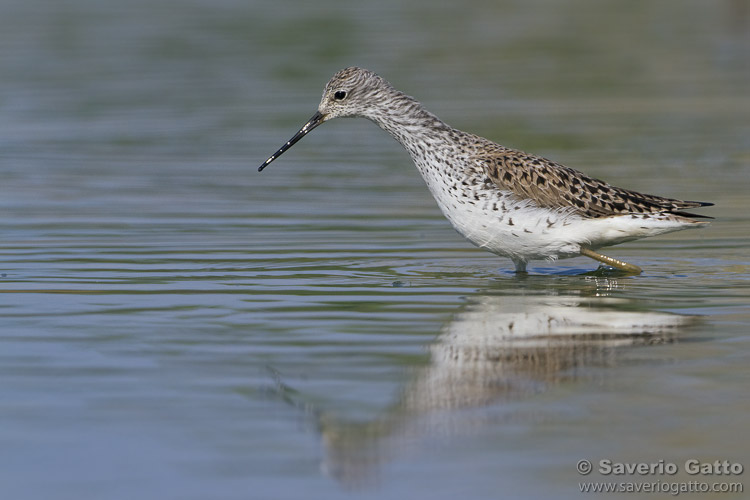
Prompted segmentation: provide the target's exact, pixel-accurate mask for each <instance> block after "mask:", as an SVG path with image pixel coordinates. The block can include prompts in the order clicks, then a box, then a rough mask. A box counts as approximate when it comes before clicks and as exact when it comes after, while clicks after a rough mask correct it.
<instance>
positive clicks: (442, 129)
mask: <svg viewBox="0 0 750 500" xmlns="http://www.w3.org/2000/svg"><path fill="white" fill-rule="evenodd" d="M394 92H395V93H394V94H393V95H391V96H389V99H388V100H387V104H384V105H382V106H379V107H378V108H377V109H376V110H375V111H374V112H373V113H372V114H371V115H369V116H367V118H369V119H370V120H372V121H373V122H375V123H376V124H377V125H378V126H379V127H380V128H382V129H383V130H385V131H386V132H388V133H389V134H390V135H391V137H393V138H394V139H396V140H397V141H398V142H399V143H400V144H401V145H402V146H403V147H404V148H406V150H407V151H408V152H409V154H411V156H412V157H415V156H419V155H420V154H422V155H423V154H425V152H426V151H427V150H434V149H436V148H439V147H440V145H441V144H445V143H449V142H450V136H451V134H452V133H454V132H455V131H454V130H453V129H452V128H451V127H450V126H448V125H447V124H446V123H445V122H443V121H442V120H441V119H440V118H438V117H437V116H435V115H434V114H432V113H430V112H429V111H427V110H426V109H425V108H424V106H422V104H420V102H419V101H417V100H416V99H414V98H412V97H409V96H407V95H406V94H403V93H401V92H398V91H394Z"/></svg>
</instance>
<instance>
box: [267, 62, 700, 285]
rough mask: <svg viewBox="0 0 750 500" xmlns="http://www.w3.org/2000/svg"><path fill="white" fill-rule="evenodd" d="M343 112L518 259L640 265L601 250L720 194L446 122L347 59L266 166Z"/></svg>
mask: <svg viewBox="0 0 750 500" xmlns="http://www.w3.org/2000/svg"><path fill="white" fill-rule="evenodd" d="M337 117H364V118H368V119H370V120H372V121H373V122H375V123H376V124H377V125H378V126H380V128H382V129H383V130H385V131H386V132H388V133H389V134H390V135H391V136H393V138H394V139H396V140H397V141H398V142H399V143H401V145H402V146H404V148H405V149H406V150H407V151H408V152H409V154H410V156H411V158H412V160H413V162H414V164H415V165H416V167H417V169H418V170H419V172H420V173H421V174H422V177H423V178H424V180H425V182H426V183H427V187H428V188H429V189H430V192H431V193H432V195H433V196H434V198H435V200H436V201H437V203H438V206H439V207H440V209H441V210H442V212H443V214H444V215H445V216H446V217H447V218H448V220H449V221H450V222H451V223H452V224H453V226H454V227H455V228H456V229H457V230H458V231H459V232H460V233H461V234H462V235H464V236H465V237H466V238H467V239H468V240H469V241H471V242H472V243H474V244H475V245H477V246H479V247H482V248H485V249H487V250H489V251H491V252H493V253H496V254H498V255H502V256H506V257H509V258H510V259H512V260H513V262H514V264H515V266H516V270H517V271H525V269H526V264H527V263H528V262H529V261H531V260H536V259H548V260H554V259H558V258H567V257H575V256H578V255H582V254H583V255H587V256H589V257H592V258H595V259H597V260H600V261H602V262H606V263H608V264H611V265H614V266H615V267H620V268H621V269H624V270H627V271H634V272H640V268H638V267H636V266H632V265H629V264H625V263H623V262H620V261H617V260H615V259H611V258H609V257H605V256H602V255H600V254H597V253H596V252H594V250H596V249H598V248H601V247H604V246H610V245H615V244H618V243H622V242H624V241H630V240H634V239H638V238H644V237H648V236H655V235H658V234H663V233H668V232H672V231H677V230H681V229H688V228H694V227H701V226H704V225H705V224H706V223H705V222H701V221H697V220H695V218H696V217H704V216H701V215H694V214H690V213H687V212H685V211H684V210H686V209H691V208H696V207H700V206H706V205H711V204H710V203H704V202H695V201H682V200H676V199H671V198H664V197H660V196H653V195H647V194H641V193H637V192H635V191H629V190H626V189H621V188H618V187H614V186H611V185H609V184H607V183H606V182H604V181H601V180H598V179H594V178H592V177H588V176H587V175H585V174H583V173H581V172H579V171H577V170H574V169H572V168H568V167H565V166H563V165H560V164H558V163H555V162H552V161H550V160H547V159H546V158H541V157H538V156H534V155H530V154H527V153H524V152H522V151H517V150H513V149H509V148H506V147H504V146H501V145H499V144H496V143H494V142H492V141H489V140H487V139H485V138H483V137H479V136H476V135H473V134H469V133H466V132H462V131H460V130H457V129H454V128H452V127H450V126H448V125H446V124H445V123H444V122H443V121H441V120H440V119H439V118H438V117H436V116H435V115H433V114H432V113H430V112H429V111H427V110H426V109H425V108H424V107H423V106H422V105H421V104H420V103H419V102H418V101H416V100H415V99H413V98H412V97H409V96H407V95H406V94H404V93H402V92H400V91H398V90H396V89H394V88H393V87H392V86H391V85H390V84H389V83H388V82H387V81H385V80H384V79H383V78H381V77H380V76H378V75H376V74H375V73H373V72H371V71H368V70H365V69H362V68H356V67H352V68H346V69H343V70H341V71H339V72H338V73H336V74H335V75H334V76H333V78H331V80H330V81H329V82H328V84H327V85H326V87H325V90H324V92H323V97H322V99H321V102H320V106H319V107H318V111H317V112H316V113H315V115H313V117H312V118H311V119H310V120H309V121H308V122H307V123H306V124H305V125H304V126H303V127H302V128H301V129H300V130H299V132H297V134H295V135H294V136H293V137H292V138H291V139H290V140H289V141H288V142H287V143H286V144H284V145H283V146H282V147H281V148H280V149H279V150H278V151H277V152H276V153H274V155H272V156H271V157H270V158H268V159H267V160H266V161H265V162H264V163H263V164H262V165H261V166H260V168H259V170H263V169H264V168H265V167H266V166H268V164H270V163H271V162H272V161H274V160H275V159H276V158H278V157H279V156H280V155H281V154H282V153H283V152H284V151H286V150H287V149H289V148H290V147H291V146H292V145H293V144H294V143H296V142H297V141H298V140H299V139H301V138H302V137H304V136H305V135H306V134H307V133H308V132H310V131H311V130H312V129H314V128H315V127H317V126H318V125H320V124H321V123H324V122H325V121H328V120H331V119H333V118H337Z"/></svg>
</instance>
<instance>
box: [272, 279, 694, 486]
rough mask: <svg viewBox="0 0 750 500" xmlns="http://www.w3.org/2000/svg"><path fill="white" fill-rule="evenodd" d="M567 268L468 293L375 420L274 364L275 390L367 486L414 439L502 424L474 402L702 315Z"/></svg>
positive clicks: (343, 469)
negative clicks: (342, 411)
mask: <svg viewBox="0 0 750 500" xmlns="http://www.w3.org/2000/svg"><path fill="white" fill-rule="evenodd" d="M558 275H559V279H556V280H554V282H555V283H552V282H550V280H549V277H548V276H539V275H534V274H530V275H514V279H513V280H512V285H514V286H509V283H510V282H509V280H508V279H507V278H505V277H500V278H498V280H497V281H496V282H495V283H494V286H491V287H490V288H488V289H485V290H483V291H481V292H478V293H476V294H475V295H472V296H470V297H468V298H467V299H466V302H465V304H464V305H463V306H461V307H460V309H459V310H457V311H456V312H455V313H454V315H453V317H452V318H451V320H450V321H448V322H447V323H445V324H444V325H443V327H442V328H441V330H440V332H439V334H438V335H437V337H436V338H435V340H434V341H433V342H432V343H431V344H430V345H428V346H427V347H426V348H427V350H428V353H429V361H428V362H427V363H426V364H425V365H424V366H421V367H419V368H415V369H413V370H412V371H410V372H409V373H408V376H407V380H406V381H405V382H404V384H403V386H402V388H401V389H400V391H399V396H398V398H396V400H395V401H394V402H393V403H392V404H390V405H389V406H387V407H386V408H384V409H383V410H382V411H381V412H380V413H379V414H378V415H377V416H375V417H373V418H372V419H370V420H367V421H351V420H348V419H346V418H341V417H339V416H337V415H336V414H334V413H333V412H328V411H326V410H325V409H324V408H321V407H320V406H318V404H317V403H316V402H314V401H312V400H311V399H309V398H308V397H307V396H306V395H305V394H303V393H301V392H299V391H297V390H295V389H294V388H293V387H291V386H290V385H288V384H286V383H285V382H284V380H283V374H281V373H278V372H276V371H275V370H273V369H271V368H269V374H270V378H271V379H272V380H273V384H272V385H271V386H270V387H269V388H268V389H267V391H266V395H267V396H269V397H275V398H277V399H278V400H281V401H284V402H285V403H286V404H289V405H291V406H293V407H295V408H297V409H298V410H299V411H300V412H301V413H302V415H304V418H305V420H306V421H307V422H308V423H309V425H310V426H311V428H312V429H314V432H316V433H317V434H318V435H319V436H320V439H321V442H322V443H323V448H324V457H323V469H324V470H325V471H326V473H327V474H328V475H330V476H332V477H334V478H336V479H337V480H338V481H339V482H340V483H341V484H342V485H344V486H346V487H353V488H361V487H364V486H367V485H368V484H371V483H373V482H375V481H376V479H377V478H378V477H379V475H378V472H379V469H380V467H381V465H382V464H384V463H387V462H388V461H389V460H392V459H394V458H395V457H397V456H399V455H400V454H402V453H404V452H405V451H406V450H405V449H404V448H405V447H406V446H408V445H406V444H405V443H415V442H418V441H419V439H420V438H426V437H429V436H434V435H440V436H460V435H465V434H466V433H468V432H471V429H472V428H473V429H476V428H477V427H480V428H481V427H482V426H483V425H484V426H486V425H497V412H495V413H494V415H495V416H494V420H492V419H485V420H483V419H482V418H481V417H479V418H477V415H476V413H472V410H476V409H482V408H487V407H491V406H492V407H495V408H497V407H498V406H500V407H502V405H505V406H507V407H508V408H511V407H513V403H516V402H520V401H523V400H528V399H530V398H533V397H535V396H536V395H539V394H540V393H544V392H547V391H550V390H552V389H553V388H555V387H558V386H560V385H564V384H570V383H572V382H574V381H581V380H586V379H587V378H592V377H602V376H606V371H607V370H608V369H610V368H613V367H615V366H617V365H618V363H619V362H620V361H619V359H620V358H621V356H620V355H621V353H622V352H623V351H626V350H628V349H635V348H638V347H639V346H649V345H654V344H663V343H668V342H674V341H677V340H679V339H680V337H681V336H684V335H683V334H684V333H685V331H686V329H687V328H688V327H689V326H691V325H693V324H696V323H698V322H699V321H700V318H699V317H697V316H692V315H680V314H673V313H667V312H661V311H657V310H654V309H653V307H652V306H649V305H648V304H645V303H643V301H634V300H632V299H626V298H621V297H617V296H615V295H614V294H613V293H612V292H613V290H617V288H618V287H619V286H620V283H619V282H618V280H617V279H613V278H609V277H599V276H591V275H589V276H581V275H580V273H579V272H578V270H570V271H569V272H564V273H562V274H559V273H558ZM603 372H604V373H603ZM467 412H468V413H469V414H472V415H473V416H472V417H470V418H469V417H467ZM480 413H481V412H480ZM501 413H502V411H501ZM527 417H528V416H525V417H524V418H527ZM510 418H512V416H510Z"/></svg>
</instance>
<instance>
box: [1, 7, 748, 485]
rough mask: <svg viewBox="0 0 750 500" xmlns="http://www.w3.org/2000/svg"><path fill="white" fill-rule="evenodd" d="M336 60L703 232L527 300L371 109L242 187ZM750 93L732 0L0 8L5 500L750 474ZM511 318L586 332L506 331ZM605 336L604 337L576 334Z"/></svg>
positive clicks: (588, 265) (540, 278)
mask: <svg viewBox="0 0 750 500" xmlns="http://www.w3.org/2000/svg"><path fill="white" fill-rule="evenodd" d="M352 65H357V66H362V67H365V68H368V69H371V70H373V71H376V72H377V73H379V74H380V75H382V76H383V77H384V78H386V79H388V80H389V81H390V82H391V83H392V84H393V85H394V86H395V87H396V88H398V89H400V90H403V91H404V92H406V93H408V94H410V95H413V96H415V97H416V98H417V99H419V100H420V101H422V102H423V104H425V105H426V107H427V108H428V109H429V110H430V111H432V112H434V113H435V114H437V115H438V116H439V117H441V118H442V119H444V120H445V121H446V122H447V123H449V124H451V125H453V126H455V127H457V128H460V129H463V130H466V131H469V132H473V133H476V134H479V135H482V136H485V137H488V138H490V139H492V140H495V141H496V142H499V143H501V144H503V145H506V146H510V147H515V148H519V149H523V150H526V151H529V152H532V153H535V154H539V155H543V156H546V157H548V158H551V159H553V160H555V161H558V162H561V163H563V164H566V165H568V166H571V167H573V168H577V169H579V170H582V171H584V172H586V173H588V174H590V175H592V176H594V177H598V178H603V179H606V180H607V181H609V182H611V183H613V184H615V185H620V186H622V187H626V188H630V189H635V190H638V191H642V192H647V193H653V194H659V195H663V196H669V197H676V198H683V199H696V200H701V201H711V202H714V203H716V206H715V207H712V208H710V209H706V210H703V211H702V213H704V214H706V215H711V216H713V217H716V221H715V223H714V224H713V225H712V227H711V228H709V229H706V230H704V231H690V232H685V233H678V234H674V235H670V236H667V237H663V238H659V239H655V240H646V241H639V242H633V243H629V244H627V245H623V246H621V247H617V248H616V249H614V250H612V251H610V252H609V253H608V254H612V256H614V257H617V258H621V259H623V260H625V261H628V262H632V263H634V264H638V265H640V266H641V267H643V268H644V269H645V273H644V275H643V276H641V277H638V278H616V277H602V278H592V277H586V276H580V274H581V273H583V272H585V271H589V270H592V269H594V268H595V263H594V262H592V261H588V260H586V259H573V260H567V261H562V262H559V263H554V264H551V263H546V262H540V263H535V264H532V265H531V266H530V272H531V275H530V276H529V277H528V278H527V279H518V278H516V277H515V276H513V274H512V273H510V271H511V269H512V265H511V263H510V262H509V261H506V260H504V259H500V258H497V257H495V256H493V255H490V254H486V253H483V252H481V251H479V250H477V249H474V248H473V247H471V246H470V245H469V244H468V243H466V242H465V241H463V240H462V238H461V237H460V236H459V235H457V234H456V233H455V232H454V231H453V229H452V228H451V227H450V225H449V224H448V222H446V221H445V220H444V219H443V218H442V216H441V214H440V213H439V210H438V209H437V207H436V206H435V204H434V201H433V200H432V199H431V197H430V194H429V193H428V191H427V190H426V189H425V187H424V185H423V182H422V180H421V178H420V177H419V175H418V173H417V171H416V169H415V168H414V167H413V166H412V165H411V162H410V160H409V158H408V156H407V155H406V153H405V152H404V151H403V150H402V149H401V148H400V146H399V145H398V144H397V143H395V142H394V141H393V140H392V139H391V138H390V137H388V136H387V134H384V133H383V132H382V131H380V130H379V129H378V128H377V127H375V126H373V125H372V124H371V123H368V122H366V121H365V120H346V121H345V120H337V121H334V122H332V123H328V124H326V125H325V126H324V127H321V128H319V129H317V130H316V131H315V132H314V133H313V134H310V136H308V137H306V138H305V139H304V140H303V141H301V142H300V143H299V144H298V145H296V146H295V147H294V149H292V150H291V151H289V152H288V153H286V154H285V155H284V157H283V158H281V159H280V160H278V161H276V162H275V163H274V164H273V165H271V166H270V167H269V168H268V169H267V170H266V171H264V172H263V173H262V174H259V173H258V172H256V168H257V166H258V165H259V164H260V163H261V162H262V161H263V160H265V159H266V158H267V157H268V156H269V155H270V154H271V153H273V152H274V151H275V150H276V149H277V148H278V147H279V146H281V144H282V143H283V142H285V141H286V140H287V139H289V137H291V135H292V134H293V133H294V132H295V131H296V130H297V129H298V128H299V127H300V126H301V125H302V124H303V123H304V122H305V121H306V120H307V119H308V118H309V117H310V116H311V115H312V113H313V112H314V111H315V110H316V108H317V104H318V101H319V99H320V95H321V93H322V89H323V86H324V84H325V83H326V81H327V80H328V79H329V78H330V76H331V75H332V74H333V73H334V72H335V71H337V70H339V69H341V68H343V67H346V66H352ZM748 89H750V2H748V1H747V0H719V1H714V2H704V1H699V0H672V1H670V0H664V1H658V2H654V1H633V0H628V1H611V2H599V1H595V0H564V1H552V0H523V1H521V0H517V1H514V0H507V1H483V0H468V1H463V2H455V1H448V0H430V1H413V2H404V1H401V0H398V1H397V0H380V1H378V2H360V1H346V2H344V1H335V0H316V1H315V2H301V1H289V2H271V1H265V0H248V1H240V0H210V1H209V0H149V1H146V0H131V1H128V2H116V1H109V0H59V1H52V0H0V176H1V179H2V180H1V182H0V230H1V231H2V233H1V234H2V239H1V241H2V243H0V319H2V324H0V377H1V378H0V380H2V383H1V384H0V408H2V411H0V422H2V424H0V450H1V451H0V496H2V497H3V498H51V497H54V498H60V499H62V498H89V497H96V498H102V499H109V498H133V497H134V496H137V497H139V498H181V499H184V498H206V497H208V496H210V497H211V498H221V499H224V498H226V499H230V498H232V499H233V498H255V497H258V495H259V492H262V493H263V495H261V496H263V497H264V498H297V497H298V496H299V494H300V492H304V494H305V495H306V496H307V497H310V498H327V499H330V498H338V497H339V496H340V497H344V496H347V497H348V496H351V495H358V496H361V497H373V498H375V497H380V496H381V495H390V496H394V497H409V498H426V497H427V496H428V495H429V497H430V498H432V499H435V498H449V497H450V498H454V497H455V496H456V495H463V496H466V497H472V498H482V497H488V496H492V497H497V495H498V492H499V491H502V492H505V493H506V494H508V495H510V496H515V497H523V496H541V497H545V496H546V497H550V496H554V497H555V498H577V497H578V492H579V490H578V487H577V482H578V481H579V480H580V476H579V475H578V474H577V473H576V472H575V470H574V465H575V462H576V461H577V460H579V459H584V458H586V459H591V460H596V459H599V458H611V459H613V460H617V459H620V460H631V461H651V460H658V459H664V460H668V461H676V462H680V461H684V460H685V459H687V458H698V459H704V458H705V459H710V460H714V459H717V458H718V459H729V460H733V461H742V460H745V462H744V464H745V467H747V466H748V465H750V461H748V460H747V459H748V456H747V449H748V446H747V445H748V443H747V439H746V438H744V437H742V436H745V435H746V432H745V430H746V429H745V427H746V425H745V422H746V419H744V418H743V417H742V415H746V414H747V412H748V410H750V408H748V407H747V401H749V400H750V398H748V397H747V396H748V394H747V383H746V382H747V375H748V369H747V359H748V355H750V342H748V338H747V326H748V319H750V310H749V308H748V305H747V296H748V277H750V266H749V265H748V259H747V250H746V249H747V247H748V243H750V242H749V241H748V232H747V227H748V211H747V186H748V180H750V168H748V167H749V166H750V118H749V117H750V92H749V91H748ZM592 311H593V312H595V313H596V314H594V316H591V313H592ZM600 312H604V313H606V314H608V315H610V316H604V317H603V316H600V315H599V313H600ZM518 313H522V314H523V321H522V323H523V324H526V325H528V328H527V329H526V330H524V333H522V335H528V336H532V337H533V336H537V337H538V336H543V337H544V336H550V335H558V334H561V333H562V334H565V335H568V336H570V339H569V340H570V343H565V344H564V346H563V345H562V344H554V345H547V344H544V343H543V345H541V347H540V345H539V344H538V343H531V344H525V345H524V347H523V348H520V350H519V347H518V346H517V345H515V344H514V345H513V346H508V345H507V344H506V343H505V340H503V341H502V342H501V341H500V340H499V339H498V338H496V337H497V336H498V335H499V336H500V337H503V336H504V335H508V334H509V333H508V332H510V330H512V329H513V326H512V325H514V324H520V323H519V321H521V320H520V319H519V318H517V317H515V316H514V314H518ZM665 315H669V316H668V317H667V316H665ZM545 322H546V323H545ZM553 323H554V324H567V325H573V326H572V327H571V328H570V329H567V330H565V331H564V332H561V331H559V330H553V331H551V332H550V331H548V330H546V329H545V328H546V327H543V326H540V325H545V324H547V325H549V324H553ZM592 324H593V325H597V326H596V327H595V328H594V330H595V331H594V332H593V333H595V334H596V335H603V336H605V337H606V336H607V335H615V336H617V338H618V342H611V341H609V340H607V339H608V337H606V338H605V339H599V340H598V341H597V342H595V343H593V344H586V347H582V344H580V343H579V342H577V341H574V340H575V339H576V338H578V339H579V340H580V338H579V337H580V336H581V335H583V336H589V337H590V335H592V330H591V326H590V325H592ZM614 324H617V328H613V327H612V326H613V325H614ZM487 325H497V327H496V328H490V329H489V330H488V329H487ZM503 325H504V326H503ZM508 325H511V326H508ZM534 325H535V326H534ZM583 325H589V326H586V327H584V326H583ZM461 334H467V335H468V337H465V338H464V337H461ZM571 335H572V336H571ZM644 336H646V337H644ZM459 337H460V338H459ZM589 337H587V338H589ZM503 338H504V337H503ZM566 338H567V337H566ZM488 339H489V340H488ZM623 339H630V340H627V341H623ZM589 340H590V338H589ZM566 342H567V341H566ZM490 344H491V345H492V346H494V347H493V349H489V350H487V349H479V351H480V352H483V353H485V354H483V355H482V356H480V358H482V359H481V360H477V359H474V358H473V357H472V356H469V355H467V359H469V358H470V361H466V360H465V359H464V357H463V355H462V356H458V357H454V356H453V355H452V354H450V353H453V352H454V349H458V351H459V352H464V351H463V350H462V349H464V348H466V349H469V351H471V348H473V347H476V346H481V345H485V346H487V345H490ZM456 346H462V347H456ZM467 346H469V347H467ZM471 346H473V347H471ZM645 346H647V347H645ZM524 349H532V350H533V355H530V354H529V352H528V351H525V350H524ZM446 352H447V353H448V354H446ZM472 352H473V351H472ZM487 352H492V353H494V354H492V356H489V355H486V353H487ZM458 358H460V359H461V360H462V361H461V363H460V366H457V365H456V364H455V363H452V362H446V363H447V364H446V363H442V362H438V361H439V360H442V359H447V360H451V359H452V360H454V361H455V360H456V359H458ZM484 358H487V359H484ZM529 359H532V360H535V361H534V362H533V363H531V365H529V363H528V360H529ZM472 360H473V361H472ZM523 360H526V362H524V361H523ZM488 363H489V365H488ZM446 366H447V368H446ZM501 367H502V369H501ZM644 427H645V428H644ZM595 476H596V474H593V475H592V476H590V477H591V478H594V479H595ZM592 480H593V479H592ZM634 498H638V497H637V496H634ZM644 498H645V497H644ZM702 498H703V497H702ZM706 498H712V497H711V496H706ZM717 498H718V496H717ZM721 498H731V495H721Z"/></svg>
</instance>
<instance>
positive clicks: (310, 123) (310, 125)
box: [258, 111, 323, 172]
mask: <svg viewBox="0 0 750 500" xmlns="http://www.w3.org/2000/svg"><path fill="white" fill-rule="evenodd" d="M321 123H323V113H321V112H320V111H317V112H316V113H315V114H314V115H312V118H310V119H309V120H307V123H305V124H304V125H302V128H301V129H299V132H297V133H296V134H294V136H292V138H291V139H289V140H288V141H286V144H284V145H283V146H281V147H280V148H279V150H278V151H276V152H275V153H274V154H272V155H271V156H270V157H269V158H268V159H267V160H266V161H264V162H263V164H262V165H261V166H260V167H258V172H261V171H262V170H263V169H264V168H266V167H267V166H268V165H269V164H270V163H271V162H272V161H274V160H275V159H276V158H278V157H279V156H281V155H282V154H283V153H284V151H286V150H287V149H289V148H291V147H292V146H294V145H295V144H296V143H297V141H299V140H300V139H302V138H303V137H305V136H306V135H307V133H308V132H310V131H311V130H312V129H314V128H315V127H317V126H318V125H320V124H321Z"/></svg>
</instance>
